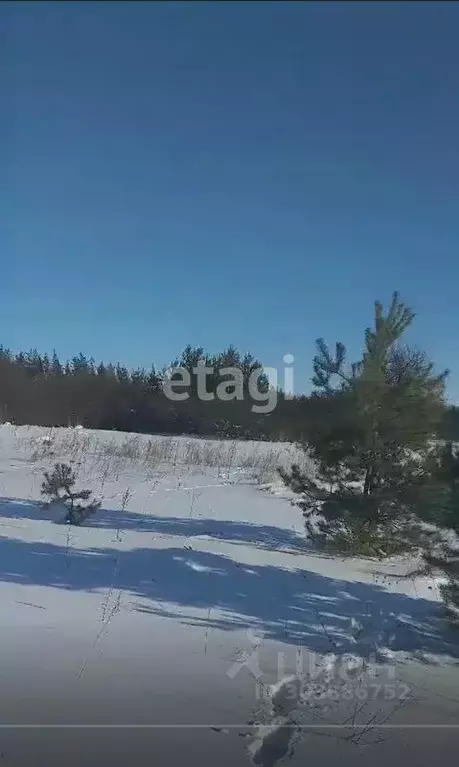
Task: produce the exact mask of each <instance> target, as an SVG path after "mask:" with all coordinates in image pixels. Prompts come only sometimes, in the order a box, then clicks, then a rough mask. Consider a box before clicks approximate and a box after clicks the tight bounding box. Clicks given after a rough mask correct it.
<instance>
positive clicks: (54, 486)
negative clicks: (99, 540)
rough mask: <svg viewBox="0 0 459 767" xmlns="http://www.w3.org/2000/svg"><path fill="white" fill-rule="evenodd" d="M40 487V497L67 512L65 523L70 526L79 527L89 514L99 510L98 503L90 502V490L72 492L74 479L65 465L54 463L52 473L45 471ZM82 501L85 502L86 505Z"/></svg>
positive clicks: (70, 469) (73, 475) (69, 467)
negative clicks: (61, 505)
mask: <svg viewBox="0 0 459 767" xmlns="http://www.w3.org/2000/svg"><path fill="white" fill-rule="evenodd" d="M44 477H45V479H44V481H43V483H42V486H41V493H42V495H44V496H46V497H48V498H49V502H50V503H52V502H59V503H62V504H63V505H64V506H66V508H67V510H68V514H67V521H68V522H69V523H70V524H72V525H81V523H82V522H84V520H85V519H87V517H89V515H90V514H93V513H94V512H95V511H96V509H98V508H99V506H100V502H99V501H94V500H90V499H91V495H92V492H91V490H79V491H75V490H73V488H74V486H75V483H76V477H75V474H74V472H73V470H72V468H71V466H68V465H67V464H65V463H56V464H55V466H54V469H53V471H52V472H47V471H45V474H44ZM82 501H83V502H84V501H87V503H86V505H85V504H84V503H82Z"/></svg>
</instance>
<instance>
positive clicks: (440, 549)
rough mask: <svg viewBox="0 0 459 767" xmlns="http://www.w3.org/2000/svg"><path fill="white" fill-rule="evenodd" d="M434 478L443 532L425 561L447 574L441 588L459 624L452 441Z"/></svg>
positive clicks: (458, 509) (458, 481) (458, 517)
mask: <svg viewBox="0 0 459 767" xmlns="http://www.w3.org/2000/svg"><path fill="white" fill-rule="evenodd" d="M431 477H432V485H431V488H430V494H429V496H428V499H429V505H430V508H431V509H433V510H434V511H433V513H431V520H432V522H434V523H435V524H436V525H437V529H438V528H439V529H440V532H438V533H437V534H436V535H435V534H434V535H433V543H432V545H431V547H430V550H428V551H427V552H426V554H425V562H426V564H427V569H428V570H432V569H433V570H436V571H438V570H440V571H441V572H442V573H443V575H444V576H445V578H446V582H445V583H444V585H442V586H441V587H440V590H441V593H442V596H443V598H444V601H445V605H446V609H447V611H448V613H449V615H450V617H451V618H453V620H454V622H455V623H456V624H457V625H459V450H458V447H457V446H455V445H454V444H453V443H452V442H451V441H450V442H447V443H446V444H445V445H444V447H442V448H441V450H440V454H439V457H438V460H437V461H436V463H435V466H434V468H433V470H432V474H431Z"/></svg>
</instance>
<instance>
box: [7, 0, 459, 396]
mask: <svg viewBox="0 0 459 767" xmlns="http://www.w3.org/2000/svg"><path fill="white" fill-rule="evenodd" d="M0 28H1V31H0V71H1V72H2V74H1V75H0V78H1V86H2V97H1V102H0V117H1V121H0V163H1V167H2V169H3V170H2V173H1V187H0V206H1V207H0V210H1V227H0V246H1V258H2V271H1V288H2V290H1V302H0V321H1V339H0V342H1V343H3V344H5V345H8V346H10V347H12V348H13V349H14V350H17V349H19V348H30V347H38V348H39V349H40V350H42V351H45V350H47V351H52V348H53V347H56V349H57V351H58V352H59V354H60V355H61V356H62V357H66V356H67V355H70V354H73V353H77V352H78V351H80V350H81V351H83V352H84V353H86V354H88V355H91V354H92V355H93V356H94V357H95V358H96V359H100V358H103V359H105V360H114V361H116V360H118V359H119V360H121V361H122V362H125V363H126V364H127V365H128V366H134V365H146V366H147V365H149V363H150V362H151V361H155V362H158V363H163V362H167V361H169V360H170V358H171V357H172V356H174V355H175V354H177V353H178V352H179V351H180V350H181V348H183V347H184V346H185V345H186V343H188V342H191V343H192V344H196V345H197V344H202V345H203V346H205V347H206V348H207V349H209V351H216V350H218V349H221V348H222V347H224V346H226V345H228V344H230V343H233V344H235V345H236V346H238V347H240V348H241V349H249V350H251V351H253V353H254V354H256V355H257V356H258V357H259V358H261V360H262V361H263V362H264V363H265V364H267V365H274V366H279V365H281V364H282V362H281V361H282V356H283V355H284V354H285V353H287V352H290V353H293V354H294V355H295V357H296V365H295V372H296V385H295V388H296V389H297V390H298V389H308V388H309V376H310V371H311V358H312V356H313V352H314V349H313V342H314V340H315V339H316V338H317V337H318V336H324V337H325V338H326V339H327V340H329V341H330V342H334V341H335V340H338V339H340V340H342V341H344V342H345V343H346V344H347V345H348V347H349V349H350V352H351V354H352V355H353V356H358V354H359V351H360V347H361V342H362V333H363V329H364V326H365V325H366V324H367V323H369V322H371V317H372V304H373V301H374V299H375V298H378V297H379V298H381V300H383V301H387V300H388V299H389V298H390V295H391V292H392V290H394V289H398V290H399V291H400V292H401V295H402V297H403V298H404V299H406V301H407V302H408V303H409V304H411V305H412V306H413V308H414V309H415V310H416V311H418V313H419V317H418V319H417V321H416V324H415V326H414V329H413V331H412V332H411V333H410V336H409V340H410V341H412V342H414V343H418V344H419V345H421V346H423V347H424V348H426V349H427V350H428V351H429V353H430V354H431V355H432V356H433V358H434V359H435V361H436V362H437V363H438V366H439V367H446V366H448V367H450V368H451V370H452V377H451V382H450V389H449V391H450V395H451V397H452V398H453V399H454V400H457V401H459V365H458V364H457V361H458V357H459V354H458V343H459V341H458V339H459V290H458V289H459V250H458V245H459V45H458V31H459V4H457V3H451V4H446V3H441V2H436V3H429V2H427V3H416V2H415V3H412V4H411V3H410V4H408V3H406V4H405V3H397V2H393V3H377V2H367V3H345V2H344V3H339V4H335V3H331V2H329V3H327V2H324V3H304V4H303V3H297V4H290V3H288V2H282V3H264V2H259V3H244V2H240V3H219V2H215V3H193V2H190V3H148V2H146V3H136V2H125V3H123V2H113V3H111V2H104V3H96V2H86V3H83V2H82V3H76V2H75V3H72V2H56V3H40V2H37V3H35V2H34V3H27V2H16V3H8V2H6V3H1V7H0Z"/></svg>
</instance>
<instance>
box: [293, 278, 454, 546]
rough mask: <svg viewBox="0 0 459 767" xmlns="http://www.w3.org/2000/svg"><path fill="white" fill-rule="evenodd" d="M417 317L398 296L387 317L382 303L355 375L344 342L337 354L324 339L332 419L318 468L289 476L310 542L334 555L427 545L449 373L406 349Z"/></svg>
mask: <svg viewBox="0 0 459 767" xmlns="http://www.w3.org/2000/svg"><path fill="white" fill-rule="evenodd" d="M413 319H414V313H413V312H412V311H411V309H409V308H408V307H406V306H405V305H404V304H403V303H402V302H401V301H400V299H399V297H398V294H397V293H394V295H393V297H392V302H391V305H390V307H389V310H388V312H387V313H386V314H384V311H383V307H382V305H381V304H380V303H379V302H376V303H375V316H374V326H373V328H367V330H366V331H365V347H364V353H363V357H362V360H361V361H359V362H358V363H354V364H352V365H351V366H350V367H349V368H346V366H345V363H346V349H345V347H344V345H343V344H342V343H337V344H336V348H335V354H334V355H332V354H331V352H330V350H329V349H328V347H327V346H326V344H325V342H324V341H323V340H322V339H319V340H318V341H317V354H316V356H315V358H314V363H313V365H314V378H313V383H314V385H315V387H316V390H317V392H316V394H317V396H318V397H319V398H320V399H321V401H322V405H323V406H324V407H323V410H324V414H325V415H324V418H323V420H322V421H321V422H319V423H317V424H316V428H315V430H314V431H313V432H312V434H311V435H310V439H309V444H308V446H307V449H308V451H309V452H310V453H311V454H312V457H313V458H314V459H315V462H316V466H317V471H316V473H315V476H314V477H309V476H306V475H305V474H302V473H301V472H300V470H299V468H298V466H293V467H292V471H291V472H290V473H285V472H283V473H282V475H283V477H284V480H285V481H286V482H287V484H289V485H290V486H291V487H292V489H294V490H295V491H296V492H298V493H300V494H301V496H302V498H301V501H300V506H301V508H302V509H303V513H304V516H305V521H306V527H307V530H308V532H309V535H310V537H311V538H312V539H313V540H316V541H318V542H320V543H323V544H330V545H332V546H333V547H334V548H335V549H336V548H337V549H340V550H342V551H346V552H348V553H361V554H368V555H378V556H384V555H386V554H391V553H394V552H396V551H400V550H405V549H406V548H408V547H409V546H410V545H411V544H412V543H414V541H415V540H416V539H417V540H418V541H419V536H420V528H419V525H418V524H417V519H418V518H419V516H421V514H422V513H423V512H425V511H426V507H425V504H424V505H423V492H424V488H425V486H426V485H427V484H428V483H429V477H430V473H429V461H430V460H431V455H432V453H433V452H434V448H433V446H432V439H433V438H434V437H435V436H436V434H437V432H438V430H439V428H440V425H441V422H442V418H443V414H444V382H445V377H446V375H447V373H446V372H445V373H442V374H441V375H436V374H434V372H433V366H432V364H431V363H430V362H429V361H428V360H427V358H426V355H425V354H424V353H423V352H420V351H418V350H416V349H414V350H413V349H410V348H408V347H406V346H403V345H402V344H401V338H402V336H403V334H404V332H405V331H406V330H407V328H408V327H409V326H410V325H411V323H412V321H413ZM335 381H336V383H335Z"/></svg>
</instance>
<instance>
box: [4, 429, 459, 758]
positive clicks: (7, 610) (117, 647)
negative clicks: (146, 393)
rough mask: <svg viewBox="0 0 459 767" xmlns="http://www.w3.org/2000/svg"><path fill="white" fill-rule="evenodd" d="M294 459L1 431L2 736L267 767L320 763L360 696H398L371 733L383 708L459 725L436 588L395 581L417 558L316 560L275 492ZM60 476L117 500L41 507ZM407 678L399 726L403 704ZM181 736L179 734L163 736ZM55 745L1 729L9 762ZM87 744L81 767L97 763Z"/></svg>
mask: <svg viewBox="0 0 459 767" xmlns="http://www.w3.org/2000/svg"><path fill="white" fill-rule="evenodd" d="M293 460H296V461H300V462H301V461H302V462H304V465H305V467H306V468H307V467H308V465H309V464H308V461H307V459H305V458H304V456H303V455H302V454H301V453H298V451H296V449H295V448H294V447H293V446H292V445H288V444H286V443H281V444H278V445H273V444H270V443H256V442H251V443H246V442H244V443H238V442H219V441H217V440H199V439H191V438H187V437H178V438H168V437H148V436H140V435H132V434H119V433H116V432H94V431H88V430H86V429H40V428H38V427H15V426H11V425H5V424H4V425H3V426H0V495H1V498H0V600H1V605H2V609H1V611H0V616H1V617H0V628H1V634H0V636H1V642H2V645H1V650H2V654H1V657H2V665H1V677H0V681H1V684H2V697H1V703H0V706H1V718H0V722H2V723H4V724H16V725H17V724H21V725H23V724H29V725H32V724H35V725H43V724H47V725H56V724H60V725H69V724H72V725H74V726H75V725H82V726H83V725H87V724H92V725H106V726H107V725H114V724H116V725H117V726H118V727H120V726H124V727H126V726H127V725H130V726H133V725H143V726H145V727H146V726H149V727H150V726H151V725H161V728H158V727H157V728H156V729H152V730H148V731H147V732H146V733H144V735H142V736H141V735H140V734H139V735H138V740H137V741H132V740H130V737H131V736H130V735H128V734H126V736H125V738H126V739H125V741H123V743H124V745H123V746H122V745H120V741H119V740H117V736H115V735H114V734H113V731H112V730H110V731H108V733H107V732H106V733H105V738H106V740H104V749H105V750H104V754H108V751H109V750H110V748H112V753H111V759H112V763H113V764H118V763H119V764H121V763H124V761H126V759H128V758H130V757H129V753H132V752H129V753H128V754H127V753H126V751H124V750H123V748H124V747H126V748H127V745H126V744H127V743H128V742H129V743H130V744H131V746H130V747H131V749H132V748H133V746H132V743H133V742H134V743H137V746H138V749H140V750H142V748H144V749H145V752H146V753H145V758H144V757H143V753H137V754H136V756H137V758H136V763H137V764H144V763H145V764H151V761H152V754H151V749H152V748H153V749H163V750H164V749H166V751H164V756H163V758H162V761H161V764H169V763H170V764H174V763H185V761H184V760H183V756H180V755H181V754H182V755H183V753H184V752H186V754H187V758H186V763H187V764H192V763H193V764H196V765H198V764H202V761H203V755H205V761H206V763H209V764H213V763H215V764H217V763H218V764H222V765H228V766H229V765H232V767H234V766H235V765H236V766H237V765H244V764H247V765H250V762H251V761H252V763H254V764H258V765H262V766H263V767H268V766H269V765H274V764H276V763H278V762H279V761H280V760H281V759H283V758H284V757H287V756H288V755H291V754H292V753H293V763H294V764H295V763H296V762H295V759H297V758H298V760H299V761H298V764H300V763H304V762H303V761H302V760H301V758H300V755H301V749H302V748H303V747H304V744H305V743H306V742H307V743H308V746H307V747H308V748H309V749H310V748H312V746H311V745H310V744H311V742H312V740H313V736H312V734H311V733H310V732H309V729H307V730H306V729H305V728H311V727H312V726H316V725H318V724H319V723H321V725H322V726H323V724H324V722H325V723H329V724H334V725H336V724H340V723H342V722H347V723H348V722H349V708H350V707H351V706H352V708H353V709H354V707H355V703H356V700H360V701H361V697H360V699H359V698H358V696H357V694H356V695H355V696H354V697H352V695H351V697H349V694H348V693H346V695H347V697H346V695H345V694H344V689H345V687H346V685H347V686H349V685H351V687H352V686H353V689H354V688H355V690H360V691H361V690H362V689H363V690H368V689H370V687H371V684H372V685H373V686H375V687H377V686H378V685H379V688H381V689H380V690H378V695H379V692H381V691H382V692H384V691H385V692H386V693H387V695H386V698H387V699H384V700H382V701H381V700H380V698H379V697H377V699H376V698H374V699H373V697H371V696H370V694H369V693H366V695H367V698H368V699H367V700H366V701H365V705H364V706H363V707H362V706H361V703H359V715H358V716H357V715H355V716H354V720H353V722H354V724H355V723H356V724H357V725H358V724H359V722H360V724H362V723H365V722H366V721H369V719H370V718H371V717H372V716H375V715H376V714H375V709H376V708H377V710H378V711H379V710H380V709H381V708H382V709H384V716H386V715H388V716H389V715H391V716H393V717H394V719H395V721H399V720H400V717H402V716H405V720H406V719H408V721H410V722H415V721H417V720H418V717H420V716H421V713H420V712H421V711H422V712H424V714H425V712H426V711H427V712H428V717H429V718H430V719H432V721H437V720H438V718H439V717H440V719H441V721H444V719H445V717H447V716H451V717H453V719H454V717H455V718H456V719H457V717H458V711H459V704H458V703H457V701H456V703H455V702H454V695H453V694H452V692H451V691H453V690H454V687H456V688H457V684H458V681H459V678H458V671H457V668H458V667H457V656H458V644H457V638H455V637H454V635H453V634H451V633H449V632H448V630H447V629H446V628H445V626H444V624H443V623H442V621H441V611H440V604H439V600H440V596H439V589H438V583H436V582H435V580H434V579H428V578H422V579H412V578H411V579H406V578H401V577H399V576H401V575H403V574H404V573H407V572H409V571H410V568H412V565H413V563H412V562H410V561H408V560H404V559H399V560H392V561H391V562H389V563H385V564H381V563H375V562H372V561H370V560H343V559H339V558H332V557H328V556H321V555H318V554H317V553H314V552H313V551H312V550H310V549H309V548H308V545H307V541H306V540H305V537H304V528H303V523H302V517H301V513H300V511H299V510H298V508H296V507H295V506H293V505H292V503H291V495H290V494H289V493H288V492H287V491H286V489H285V488H283V487H282V484H281V483H280V482H279V480H278V477H277V475H276V466H277V465H283V466H284V467H285V466H289V465H290V463H291V462H292V461H293ZM56 461H64V462H68V463H71V465H72V466H73V468H74V471H75V473H76V475H77V479H78V487H80V488H89V489H91V490H92V491H93V493H94V494H95V495H96V496H97V497H101V498H102V499H103V503H102V509H101V510H100V511H98V512H97V513H96V515H95V516H94V517H93V518H91V519H90V520H89V521H88V522H87V523H86V524H85V525H84V526H82V527H70V526H68V525H67V524H63V523H62V509H59V508H53V507H47V508H45V507H44V506H43V504H42V503H41V498H40V487H41V482H42V479H43V472H44V471H49V470H50V469H52V467H53V464H54V462H56ZM440 672H441V673H440ZM407 678H408V679H409V688H410V695H411V697H410V700H411V702H410V704H409V706H407V707H406V706H405V707H404V708H403V712H405V713H403V714H402V713H401V709H400V710H399V707H398V703H399V700H398V697H397V700H396V701H395V702H394V699H393V697H394V696H393V695H392V693H394V690H395V687H394V685H395V686H396V694H397V695H398V694H399V692H400V690H402V691H404V689H405V688H404V687H403V685H405V686H406V685H407V684H408V683H407V682H406V681H405V680H406V679H407ZM369 679H371V680H372V681H371V684H370V682H369ZM381 679H382V680H383V681H381ZM375 680H376V682H375ZM371 689H373V688H371ZM346 690H347V687H346ZM414 690H416V691H418V692H419V691H421V692H419V696H421V697H420V698H419V700H421V698H422V696H424V697H423V698H422V701H423V702H422V706H421V703H419V704H418V698H417V696H418V692H416V693H413V691H414ZM388 691H389V692H388ZM331 692H333V696H332V695H331ZM351 693H352V690H351ZM400 694H401V693H400ZM394 695H395V693H394ZM391 696H392V699H391ZM383 697H384V696H383ZM332 698H333V699H332ZM334 698H337V700H335V699H334ZM370 698H371V699H370ZM437 698H438V700H440V699H441V700H443V708H442V709H441V712H440V713H439V711H440V709H438V706H437V704H436V703H434V702H432V701H434V700H435V701H436V700H437ZM426 699H427V700H428V703H426ZM445 699H446V700H447V701H448V703H447V705H446V704H445V703H444V701H445ZM361 708H362V710H360V709H361ZM392 710H393V714H392ZM424 714H423V715H424ZM425 715H427V714H425ZM356 716H357V719H356ZM380 716H383V715H382V714H380ZM397 717H398V719H397ZM166 725H167V726H171V725H182V727H181V728H180V729H179V731H177V730H174V731H173V733H174V734H173V736H169V737H166V736H167V730H166V729H165V726H166ZM185 725H186V727H185ZM191 726H193V728H194V729H193V728H192V727H191ZM27 732H29V731H27ZM46 732H47V731H46V730H40V732H39V733H38V734H37V731H34V730H30V733H29V735H28V737H27V738H24V733H23V731H21V730H19V731H17V730H13V729H11V730H9V729H8V730H3V731H2V745H1V746H0V747H1V748H6V750H7V751H8V754H9V757H8V758H9V759H10V761H11V763H18V764H24V763H30V764H36V763H37V764H38V763H39V762H37V761H34V759H36V758H38V757H37V754H38V752H39V753H40V759H42V760H43V761H42V763H44V764H51V763H52V758H53V755H55V754H54V750H53V747H52V746H51V745H50V744H51V743H52V740H51V738H52V737H57V736H56V731H51V732H50V733H49V735H48V736H46ZM78 732H79V733H80V734H78ZM83 732H84V733H86V734H84V735H82V734H81V731H77V733H76V735H75V736H74V737H75V738H76V740H75V743H78V744H79V747H81V749H83V751H81V749H80V752H79V756H78V763H79V762H81V761H82V759H83V758H84V759H85V760H87V759H88V755H86V757H83V756H82V754H83V753H84V744H85V743H86V744H87V748H88V749H90V748H92V747H93V746H91V747H90V745H89V740H90V736H89V735H88V734H87V731H86V730H84V731H83ZM128 732H129V731H126V733H128ZM141 732H143V731H141ZM165 733H166V734H165ZM306 733H307V734H306ZM346 734H348V733H347V730H346ZM147 736H148V737H149V738H150V741H149V743H150V745H149V748H148V749H147V748H146V746H142V747H140V746H139V745H138V744H139V743H140V742H142V743H146V740H145V739H146V738H147ZM47 737H48V739H47ZM92 737H94V738H96V739H97V738H99V739H101V738H103V737H104V736H103V731H101V733H98V734H97V735H96V734H94V735H91V738H92ZM66 738H67V740H66V741H65V742H66V743H67V747H68V751H66V756H65V760H66V761H68V762H70V763H72V759H74V760H75V763H76V761H77V755H76V754H75V753H74V749H75V744H73V746H72V747H71V746H70V745H69V744H70V741H71V738H70V735H68V736H66ZM142 738H144V740H142ZM318 740H319V741H320V743H322V741H323V739H320V738H318ZM72 742H73V741H72ZM91 742H92V741H91ZM97 742H99V741H97ZM3 744H5V745H3ZM27 744H29V745H27ZM28 748H30V752H29V751H27V749H28ZM62 748H64V746H62ZM317 748H322V746H321V745H320V746H317ZM147 752H148V753H147ZM161 753H163V752H161ZM317 753H320V751H318V752H317ZM59 756H60V757H62V754H61V753H60V754H59ZM90 756H91V754H90V753H89V757H90ZM147 757H148V758H147ZM56 758H57V757H56ZM131 759H132V757H131ZM193 759H195V761H193ZM15 760H16V761H15ZM153 762H156V759H155V758H153ZM56 763H57V761H56Z"/></svg>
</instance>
